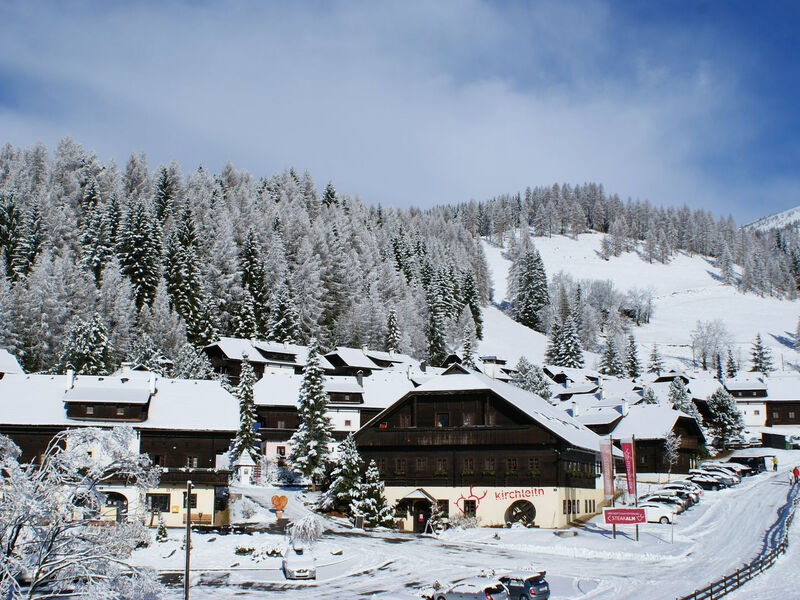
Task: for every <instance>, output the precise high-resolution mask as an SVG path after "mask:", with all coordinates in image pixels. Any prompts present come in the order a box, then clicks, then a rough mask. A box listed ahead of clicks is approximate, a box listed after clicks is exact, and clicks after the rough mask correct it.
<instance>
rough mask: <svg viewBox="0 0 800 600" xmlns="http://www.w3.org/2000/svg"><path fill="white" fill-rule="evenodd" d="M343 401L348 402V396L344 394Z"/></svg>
mask: <svg viewBox="0 0 800 600" xmlns="http://www.w3.org/2000/svg"><path fill="white" fill-rule="evenodd" d="M344 401H345V402H350V394H345V395H344Z"/></svg>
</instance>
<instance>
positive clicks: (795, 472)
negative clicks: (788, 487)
mask: <svg viewBox="0 0 800 600" xmlns="http://www.w3.org/2000/svg"><path fill="white" fill-rule="evenodd" d="M799 476H800V469H798V468H797V465H795V467H794V469H792V483H797V478H798V477H799Z"/></svg>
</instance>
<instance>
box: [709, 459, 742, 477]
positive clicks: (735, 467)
mask: <svg viewBox="0 0 800 600" xmlns="http://www.w3.org/2000/svg"><path fill="white" fill-rule="evenodd" d="M707 465H710V466H715V467H722V468H723V469H728V470H730V471H731V472H733V473H735V474H736V475H738V476H739V477H746V476H748V475H752V474H753V469H751V468H750V467H748V466H747V465H743V464H741V463H738V462H719V461H716V460H714V461H711V460H709V461H705V462H702V463H700V468H703V467H705V466H707Z"/></svg>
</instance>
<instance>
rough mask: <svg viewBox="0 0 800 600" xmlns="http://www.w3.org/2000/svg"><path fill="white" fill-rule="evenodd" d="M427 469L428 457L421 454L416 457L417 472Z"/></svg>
mask: <svg viewBox="0 0 800 600" xmlns="http://www.w3.org/2000/svg"><path fill="white" fill-rule="evenodd" d="M427 470H428V459H427V458H424V457H422V456H418V457H417V473H424V472H425V471H427Z"/></svg>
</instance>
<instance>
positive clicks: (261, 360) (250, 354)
mask: <svg viewBox="0 0 800 600" xmlns="http://www.w3.org/2000/svg"><path fill="white" fill-rule="evenodd" d="M213 347H216V348H219V350H220V351H221V352H222V353H223V354H224V355H225V357H226V358H227V359H229V360H244V356H245V355H247V360H249V361H250V362H251V363H256V364H264V365H284V366H292V367H295V366H297V367H304V366H305V365H306V362H307V361H308V346H300V345H298V344H282V343H280V342H269V341H265V340H247V339H244V338H232V337H221V338H219V339H218V340H217V341H216V342H214V343H213V344H209V345H208V346H206V348H213ZM261 351H263V352H267V353H272V354H283V355H285V358H282V359H281V358H268V357H266V356H264V354H262V353H261ZM319 361H320V366H321V367H322V368H323V369H324V370H326V371H329V370H333V365H332V364H330V363H329V362H328V360H327V359H326V358H325V357H324V356H320V357H319Z"/></svg>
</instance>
